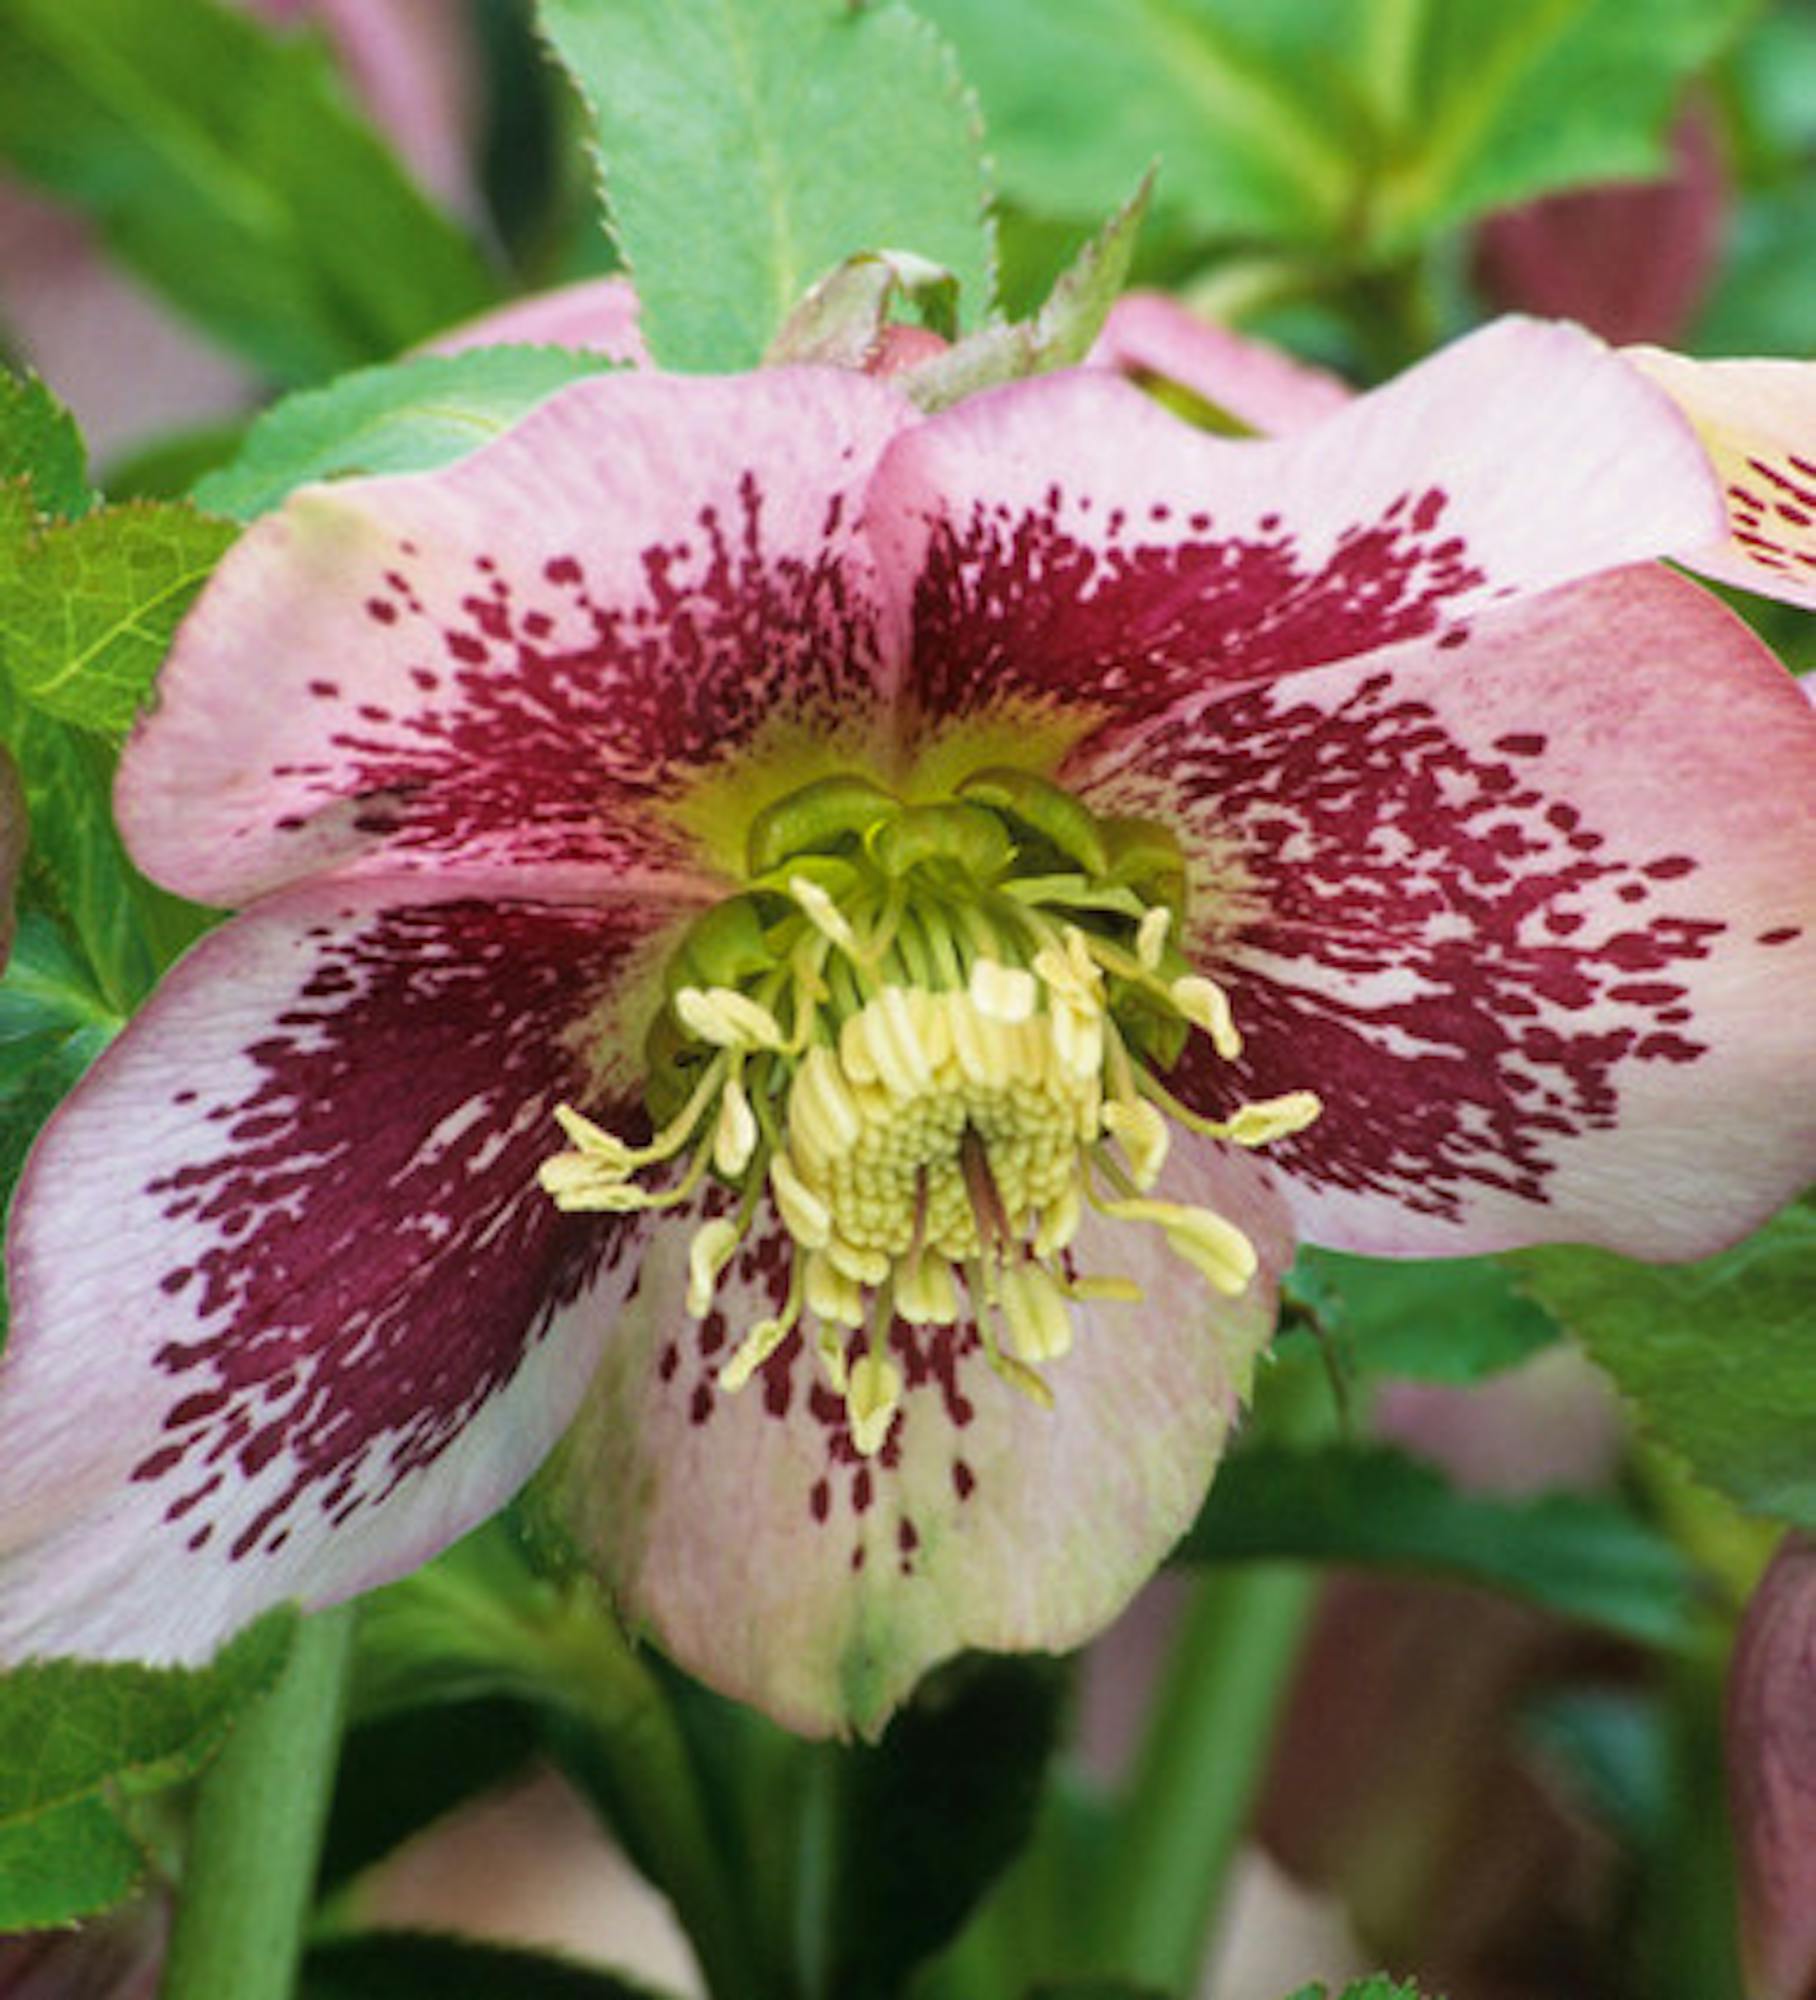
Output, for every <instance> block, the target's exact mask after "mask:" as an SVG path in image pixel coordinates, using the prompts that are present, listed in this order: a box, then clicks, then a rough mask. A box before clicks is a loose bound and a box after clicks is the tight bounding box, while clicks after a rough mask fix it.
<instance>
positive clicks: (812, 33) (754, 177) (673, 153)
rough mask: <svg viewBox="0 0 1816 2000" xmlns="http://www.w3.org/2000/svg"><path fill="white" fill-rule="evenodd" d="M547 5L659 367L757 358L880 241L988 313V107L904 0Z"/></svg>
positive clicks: (548, 29) (572, 0)
mask: <svg viewBox="0 0 1816 2000" xmlns="http://www.w3.org/2000/svg"><path fill="white" fill-rule="evenodd" d="M539 14H540V18H541V21H542V25H543V30H544V32H545V33H546V34H547V35H548V37H549V40H550V41H551V42H552V43H553V45H554V48H555V51H556V53H557V55H558V56H559V57H560V58H561V60H562V62H563V63H564V64H566V66H567V68H568V69H569V71H570V72H571V73H572V74H573V76H574V78H575V81H576V83H577V84H578V86H579V88H580V91H581V94H582V96H583V97H584V98H585V100H586V102H587V107H588V111H589V114H590V117H591V120H592V125H593V134H594V138H595V141H596V143H597V146H598V150H599V156H600V160H601V163H602V174H603V184H604V194H605V199H606V204H607V208H608V211H609V214H610V219H611V225H612V229H613V233H614V235H615V236H616V238H617V240H618V243H619V246H620V248H621V250H622V252H623V254H624V258H625V261H626V263H627V264H628V265H629V266H630V269H631V273H632V275H633V277H634V278H635V279H636V283H637V292H638V296H639V298H640V299H641V301H642V307H643V315H642V325H643V331H644V335H645V338H646V339H647V340H648V342H649V346H650V352H651V353H652V354H653V355H654V356H655V358H656V359H657V361H658V362H660V363H661V364H662V365H663V366H664V367H669V368H685V369H736V368H751V367H754V366H755V365H756V364H757V362H758V361H759V360H760V359H761V358H762V355H763V353H764V351H765V350H766V349H767V348H768V346H769V343H770V341H771V340H772V339H773V338H774V336H775V334H776V332H777V329H778V328H779V327H780V326H781V325H782V323H783V321H784V320H785V319H786V318H787V317H788V314H789V313H790V311H791V310H792V309H793V307H794V306H795V305H796V304H797V302H798V301H799V300H800V299H801V298H802V297H803V295H804V294H805V293H806V291H807V289H808V287H809V286H810V285H812V284H814V283H815V282H816V281H817V280H818V279H820V278H822V277H824V276H825V275H826V274H827V273H828V272H829V271H831V270H833V269H834V268H835V266H837V265H839V264H841V263H843V262H844V261H845V259H846V258H848V257H851V256H854V255H856V254H857V253H859V252H861V251H865V250H905V251H912V252H913V253H914V254H915V255H916V256H918V257H922V258H925V259H926V260H927V261H928V262H929V263H933V264H941V265H944V266H945V267H946V268H947V269H948V270H950V271H951V272H952V273H953V274H954V275H955V276H956V277H957V278H958V280H959V284H960V291H961V298H962V299H963V301H964V304H965V307H966V309H967V311H968V313H969V315H970V317H971V318H972V319H973V320H974V321H975V320H977V319H979V318H981V316H982V314H983V312H984V311H985V310H987V308H988V307H989V305H990V304H991V301H992V296H993V290H992V271H991V248H990V237H989V232H988V229H987V228H986V226H985V223H984V219H983V212H984V201H985V185H984V179H983V171H982V166H981V160H980V151H979V134H978V129H977V121H976V116H975V111H974V107H973V106H972V104H971V102H970V100H969V98H968V97H967V96H966V94H965V92H964V89H963V87H962V85H961V83H960V81H959V77H958V72H957V69H956V68H955V66H954V64H953V62H952V59H951V55H950V52H949V51H948V50H947V48H946V47H945V45H944V43H943V42H942V41H941V40H940V38H939V37H938V36H937V35H936V34H935V33H934V32H933V30H932V29H931V28H930V27H929V26H928V25H927V23H926V22H924V21H923V20H921V19H920V18H919V17H918V16H916V15H915V14H913V13H910V12H909V11H908V9H907V8H905V7H902V6H898V5H895V4H890V0H885V4H882V5H878V6H866V7H854V6H851V5H848V4H846V0H696V4H694V5H691V6H686V7H676V6H673V5H671V4H669V0H540V6H539ZM1137 171H1139V168H1137ZM1134 177H1135V176H1134V174H1129V175H1127V176H1125V177H1124V178H1123V183H1122V184H1123V185H1124V186H1126V185H1127V184H1128V182H1129V181H1130V180H1132V179H1134ZM1107 205H1108V203H1107V202H1106V203H1103V204H1100V206H1107Z"/></svg>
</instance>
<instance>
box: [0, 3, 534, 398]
mask: <svg viewBox="0 0 1816 2000" xmlns="http://www.w3.org/2000/svg"><path fill="white" fill-rule="evenodd" d="M0 150H3V151H4V153H5V154H6V156H7V157H8V158H10V160H11V161H12V163H13V165H14V166H15V167H16V168H17V169H18V170H19V171H20V172H22V173H23V174H25V175H26V176H27V177H28V178H30V179H33V180H36V181H38V182H40V183H42V184H43V185H44V186H46V187H49V188H52V189H54V190H55V191H56V192H57V193H58V194H60V195H62V196H63V197H64V198H65V199H66V200H69V201H72V202H74V203H76V204H77V205H79V206H80V207H82V208H85V209H86V210H87V211H88V212H89V213H90V214H91V215H92V216H94V217H95V219H96V220H97V221H98V222H99V223H100V224H101V226H102V227H103V229H104V230H105V231H106V233H107V236H108V238H109V240H110V242H111V243H112V245H113V247H114V248H115V250H117V251H118V252H119V254H120V255H121V256H123V257H124V258H125V259H126V260H127V261H128V262H130V263H132V264H133V265H135V266H136V267H137V268H138V269H139V270H140V271H142V272H143V273H144V274H145V275H146V276H147V277H148V278H150V279H151V280H152V281H153V282H154V283H156V284H158V285H160V286H161V287H162V288H163V289H164V290H165V291H166V292H168V293H169V295H170V296H171V298H172V299H174V300H175V301H176V302H177V303H178V304H179V305H181V306H182V307H183V308H184V309H185V310H186V311H188V312H189V313H191V314H192V315H193V316H194V317H195V318H197V319H198V320H200V321H201V322H202V323H203V324H204V325H205V326H207V327H208V328H209V329H210V330H211V331H212V332H213V333H214V334H215V335H216V336H217V337H218V338H220V339H221V340H224V341H226V342H228V343H229V344H230V345H232V346H235V347H237V348H239V349H240V350H242V351H243V352H244V353H246V354H248V355H249V356H251V357H252V359H254V360H255V361H257V362H259V363H260V364H261V365H262V366H264V367H265V368H266V369H267V370H269V371H270V372H271V373H272V374H273V375H275V376H277V377H279V378H280V379H284V380H305V379H307V378H309V377H310V376H315V375H324V374H330V373H332V372H334V371H335V370H337V369H340V368H347V367H351V366H353V365H355V364H357V363H359V362H361V361H370V360H375V359H378V358H380V357H382V356H385V355H389V354H393V353H395V352H396V351H397V350H398V349H399V348H401V347H405V346H408V345H409V344H410V343H411V342H413V341H416V340H419V339H421V338H423V337H424V336H425V335H427V334H429V333H431V332H433V331H435V330H436V329H438V328H441V327H445V326H449V325H452V324H453V323H454V322H455V321H457V320H461V319H465V318H467V317H469V316H471V315H472V314H473V313H475V312H478V311H480V310H482V309H483V308H484V307H485V306H486V305H487V304H488V303H489V302H490V300H491V298H492V296H493V292H494V287H493V285H492V283H491V281H490V279H489V277H488V275H487V273H486V271H485V268H484V266H483V264H482V262H481V261H480V258H479V256H478V254H477V252H476V251H475V250H474V248H473V246H472V245H471V244H470V243H469V242H468V241H467V239H466V238H465V237H464V236H463V235H462V234H461V233H460V232H459V231H458V230H457V229H456V228H455V227H454V225H453V224H452V223H451V222H450V221H449V220H448V218H447V217H446V216H445V215H443V214H442V212H441V211H440V210H439V209H437V208H436V207H435V206H434V205H433V204H432V203H431V202H429V201H428V199H427V198H426V197H425V196H423V195H422V194H421V193H420V192H419V191H418V190H417V188H416V187H415V185H414V184H413V183H412V182H411V180H410V179H409V177H408V176H407V175H406V174H405V172H404V171H403V169H402V168H401V167H400V166H399V165H398V164H397V162H396V160H395V159H394V158H393V156H392V155H391V153H390V152H389V151H388V149H387V148H386V147H385V145H384V143H383V142H382V141H381V140H380V139H379V138H378V137H377V136H376V135H375V134H374V133H373V131H372V130H371V128H370V127H369V126H368V125H367V124H366V123H365V122H364V120H363V119H362V118H361V117H360V116H359V115H358V114H357V113H356V112H355V111H354V110H353V108H352V105H351V103H350V101H349V99H348V97H347V95H346V93H345V91H344V89H343V87H342V85H341V83H340V80H339V78H338V76H337V75H336V74H335V71H334V68H333V66H332V64H331V62H330V61H329V58H328V55H327V53H326V49H325V47H324V45H323V44H322V43H320V42H319V41H318V40H317V39H316V38H315V37H313V36H299V35H288V36H282V37H279V36H275V35H273V34H272V33H271V32H270V31H269V30H268V29H266V28H264V27H262V26H261V25H260V24H259V23H258V22H256V21H254V20H251V19H248V18H245V17H243V16H242V15H240V14H238V13H236V12H235V11H234V10H233V9H231V8H228V7H225V6H222V5H220V4H218V0H6V5H5V7H4V8H0Z"/></svg>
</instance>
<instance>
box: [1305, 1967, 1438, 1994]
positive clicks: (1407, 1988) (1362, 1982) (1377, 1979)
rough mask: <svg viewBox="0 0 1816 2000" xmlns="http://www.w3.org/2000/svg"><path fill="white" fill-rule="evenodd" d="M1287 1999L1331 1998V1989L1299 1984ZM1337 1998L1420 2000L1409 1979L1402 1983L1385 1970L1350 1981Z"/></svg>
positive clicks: (1417, 1991)
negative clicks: (1368, 1977)
mask: <svg viewBox="0 0 1816 2000" xmlns="http://www.w3.org/2000/svg"><path fill="white" fill-rule="evenodd" d="M1287 2000H1331V1990H1330V1988H1329V1987H1328V1986H1301V1987H1300V1988H1299V1990H1298V1992H1296V1993H1293V1994H1289V1995H1288V1996H1287ZM1337 2000H1421V1995H1420V1992H1419V1989H1418V1988H1417V1987H1416V1986H1414V1985H1413V1984H1412V1982H1411V1981H1410V1980H1409V1981H1407V1982H1406V1983H1405V1984H1404V1985H1403V1984H1402V1983H1401V1982H1400V1981H1399V1980H1397V1979H1389V1978H1388V1976H1387V1974H1386V1973H1385V1972H1377V1973H1376V1974H1375V1975H1374V1977H1373V1978H1372V1979H1358V1980H1354V1981H1352V1982H1351V1983H1350V1984H1349V1985H1348V1986H1346V1987H1344V1989H1343V1991H1342V1993H1341V1994H1340V1995H1339V1996H1337Z"/></svg>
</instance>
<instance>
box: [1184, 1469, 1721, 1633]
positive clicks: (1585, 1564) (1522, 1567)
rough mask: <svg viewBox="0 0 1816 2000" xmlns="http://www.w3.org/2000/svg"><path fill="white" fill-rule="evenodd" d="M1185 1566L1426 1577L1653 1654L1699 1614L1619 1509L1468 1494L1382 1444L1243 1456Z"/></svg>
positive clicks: (1189, 1546) (1678, 1572) (1655, 1546)
mask: <svg viewBox="0 0 1816 2000" xmlns="http://www.w3.org/2000/svg"><path fill="white" fill-rule="evenodd" d="M1176 1559H1183V1560H1186V1561H1190V1562H1231V1561H1249V1560H1253V1561H1276V1560H1279V1561H1302V1562H1321V1563H1365V1564H1378V1565H1380V1566H1382V1567H1385V1568H1389V1569H1400V1570H1414V1571H1420V1572H1424V1573H1429V1574H1432V1575H1436V1576H1441V1577H1447V1578H1449V1579H1451V1580H1453V1581H1455V1582H1460V1583H1473V1584H1478V1585H1480V1586H1482V1587H1483V1588H1485V1589H1489V1590H1500V1591H1506V1592H1508V1593H1510V1594H1511V1595H1513V1596H1516V1597H1523V1598H1527V1599H1529V1600H1530V1601H1531V1602H1533V1603H1535V1604H1541V1605H1544V1606H1545V1607H1546V1608H1547V1609H1548V1610H1551V1611H1556V1612H1559V1613H1561V1614H1563V1615H1564V1616H1566V1617H1570V1618H1576V1619H1580V1620H1581V1621H1582V1622H1583V1623H1585V1624H1589V1625H1596V1626H1600V1627H1601V1628H1602V1629H1603V1630H1605V1631H1611V1632H1618V1633H1621V1634H1622V1635H1623V1636H1624V1637H1627V1638H1631V1639H1637V1640H1639V1641H1641V1642H1642V1643H1644V1644H1646V1645H1653V1646H1678V1645H1681V1644H1682V1643H1683V1642H1684V1640H1685V1638H1686V1637H1687V1635H1688V1632H1689V1628H1690V1619H1691V1613H1692V1589H1691V1577H1690V1573H1689V1570H1688V1569H1687V1567H1686V1566H1685V1564H1684V1561H1683V1559H1682V1557H1680V1556H1679V1555H1678V1553H1677V1551H1676V1550H1675V1549H1674V1548H1673V1547H1672V1546H1671V1544H1670V1543H1669V1542H1667V1541H1666V1540H1665V1539H1664V1538H1663V1537H1662V1536H1660V1535H1658V1534H1655V1533H1654V1532H1653V1531H1652V1530H1651V1529H1649V1528H1647V1527H1645V1526H1644V1525H1643V1524H1642V1523H1641V1522H1639V1521H1638V1520H1636V1519H1635V1518H1634V1517H1633V1516H1632V1515H1631V1514H1629V1513H1627V1512H1626V1511H1624V1510H1623V1509H1622V1508H1620V1507H1617V1506H1615V1505H1613V1504H1612V1503H1611V1502H1609V1501H1605V1500H1592V1499H1589V1498H1586V1497H1584V1496H1582V1495H1578V1494H1574V1493H1549V1494H1545V1495H1544V1496H1542V1497H1541V1498H1539V1499H1536V1500H1497V1499H1489V1498H1486V1497H1484V1496H1482V1495H1479V1494H1473V1493H1461V1492H1458V1491H1457V1490H1456V1489H1455V1488H1454V1487H1452V1486H1451V1485H1450V1483H1449V1482H1448V1481H1447V1480H1446V1479H1445V1477H1444V1475H1443V1474H1442V1473H1441V1472H1439V1471H1438V1470H1437V1468H1436V1467H1435V1466H1429V1465H1426V1464H1423V1463H1421V1462H1420V1461H1419V1460H1417V1459H1414V1458H1410V1457H1408V1456H1407V1455H1406V1454H1404V1453H1403V1452H1399V1451H1395V1450H1392V1449H1390V1448H1389V1447H1387V1446H1384V1445H1344V1444H1333V1445H1325V1446H1321V1447H1319V1448H1317V1449H1315V1450H1310V1451H1291V1450H1288V1449H1286V1448H1285V1447H1282V1446H1278V1445H1257V1446H1251V1447H1249V1448H1248V1449H1246V1450H1242V1451H1238V1452H1235V1453H1233V1454H1232V1455H1231V1457H1230V1458H1229V1459H1227V1460H1226V1461H1225V1463H1224V1465H1223V1466H1222V1468H1221V1469H1220V1470H1219V1472H1218V1474H1217V1478H1216V1480H1215V1482H1214V1483H1213V1485H1212V1487H1211V1495H1210V1499H1209V1500H1208V1501H1207V1502H1206V1504H1205V1509H1204V1512H1203V1513H1202V1514H1200V1515H1199V1517H1198V1520H1197V1522H1196V1523H1195V1524H1194V1526H1193V1527H1192V1528H1191V1529H1190V1531H1189V1532H1188V1533H1187V1535H1186V1537H1185V1540H1184V1541H1183V1542H1182V1543H1181V1544H1180V1546H1179V1549H1178V1551H1177V1557H1176Z"/></svg>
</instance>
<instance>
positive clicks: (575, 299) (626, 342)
mask: <svg viewBox="0 0 1816 2000" xmlns="http://www.w3.org/2000/svg"><path fill="white" fill-rule="evenodd" d="M641 312H642V308H641V306H640V305H639V303H638V300H637V292H636V288H635V287H634V286H633V285H632V283H631V281H630V280H629V279H628V278H583V279H582V280H581V281H580V282H579V283H578V284H573V285H561V286H558V287H557V288H556V289H555V290H554V291H550V292H536V293H533V294H532V295H531V296H530V297H529V298H525V299H513V300H512V301H511V303H510V304H509V305H506V306H499V307H498V308H497V309H496V310H495V311H493V312H489V313H483V314H482V315H481V316H480V317H479V318H478V319H470V320H468V321H467V322H466V323H465V324H464V325H462V326H457V327H455V328H453V329H452V330H451V331H450V332H448V333H443V334H438V335H437V336H436V337H435V339H433V340H431V341H429V342H428V343H427V344H426V345H425V347H424V350H423V351H424V352H425V353H427V354H465V353H467V352H468V351H469V350H470V349H472V348H475V347H498V346H500V345H503V344H505V343H507V342H513V341H516V342H527V343H528V344H530V345H531V346H542V347H579V348H586V349H590V350H591V351H592V352H594V353H596V354H603V355H606V356H608V357H609V358H610V359H611V360H613V361H626V362H629V363H630V364H631V365H632V366H633V367H637V368H647V367H648V366H649V365H650V359H649V349H648V348H647V347H646V346H644V344H643V328H642V326H641V324H640V317H641Z"/></svg>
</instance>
